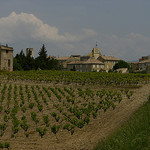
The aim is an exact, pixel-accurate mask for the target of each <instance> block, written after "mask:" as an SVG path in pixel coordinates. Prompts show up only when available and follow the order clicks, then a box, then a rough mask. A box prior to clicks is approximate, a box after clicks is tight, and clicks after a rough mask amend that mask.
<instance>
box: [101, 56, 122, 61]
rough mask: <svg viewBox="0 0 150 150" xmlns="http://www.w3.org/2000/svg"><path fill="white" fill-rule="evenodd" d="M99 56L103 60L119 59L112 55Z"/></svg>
mask: <svg viewBox="0 0 150 150" xmlns="http://www.w3.org/2000/svg"><path fill="white" fill-rule="evenodd" d="M99 57H102V58H103V59H104V60H120V59H118V58H115V57H113V56H104V55H102V56H99Z"/></svg>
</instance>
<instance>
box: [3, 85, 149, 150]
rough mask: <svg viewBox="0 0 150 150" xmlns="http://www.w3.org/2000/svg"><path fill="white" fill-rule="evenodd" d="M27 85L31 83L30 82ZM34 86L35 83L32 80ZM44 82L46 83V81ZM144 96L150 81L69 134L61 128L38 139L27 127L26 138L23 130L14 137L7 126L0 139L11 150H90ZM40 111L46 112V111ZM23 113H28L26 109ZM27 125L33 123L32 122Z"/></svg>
mask: <svg viewBox="0 0 150 150" xmlns="http://www.w3.org/2000/svg"><path fill="white" fill-rule="evenodd" d="M7 84H10V83H7ZM12 84H14V83H12ZM16 84H18V85H23V86H24V85H25V84H26V83H17V82H16ZM28 84H31V85H33V83H28ZM34 85H36V84H35V83H34ZM44 85H45V86H46V84H44ZM60 87H61V85H60ZM1 88H2V87H1ZM94 89H96V87H94ZM148 95H150V83H149V84H146V85H143V86H142V87H141V88H139V89H134V94H133V96H132V97H131V99H130V100H129V99H127V97H124V98H123V100H122V101H121V103H120V104H118V105H117V107H116V108H115V110H112V109H109V110H107V111H106V112H105V113H104V112H103V111H100V113H99V116H98V117H97V118H96V119H92V121H90V123H89V124H88V125H87V126H84V128H82V129H77V130H76V131H75V133H74V134H73V135H71V134H69V133H68V132H67V131H64V130H62V129H61V130H60V131H59V132H58V134H57V135H54V134H52V133H49V132H48V133H47V134H46V135H45V136H44V137H43V138H40V137H39V135H38V133H37V132H35V131H33V130H30V131H29V132H30V136H29V137H28V138H26V137H25V136H24V132H23V130H20V131H19V132H18V133H17V134H16V135H15V137H14V138H10V137H11V129H9V128H8V129H7V135H4V136H3V137H0V141H1V142H6V141H7V142H10V149H12V150H32V149H33V150H71V149H72V150H91V149H93V147H94V146H95V145H96V144H97V143H98V141H99V140H100V139H102V138H106V137H107V136H108V135H110V133H112V132H113V131H114V129H116V128H118V127H120V126H121V125H122V124H123V123H124V122H125V121H127V120H128V119H129V118H130V116H131V115H132V114H133V113H134V112H135V111H136V110H137V109H138V108H139V106H141V105H142V104H143V103H144V102H145V101H146V100H147V97H148ZM47 111H48V110H47ZM43 113H46V110H45V111H44V112H43ZM19 115H22V114H18V116H19ZM26 115H29V114H28V111H27V112H26ZM30 124H31V126H35V125H34V124H33V123H32V122H31V123H30ZM9 131H10V134H8V133H9Z"/></svg>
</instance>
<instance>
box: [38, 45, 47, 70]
mask: <svg viewBox="0 0 150 150" xmlns="http://www.w3.org/2000/svg"><path fill="white" fill-rule="evenodd" d="M35 62H36V69H42V70H44V69H48V65H49V64H48V63H49V58H47V51H46V47H45V45H44V44H43V46H42V48H41V49H40V51H39V56H38V57H37V58H36V59H35Z"/></svg>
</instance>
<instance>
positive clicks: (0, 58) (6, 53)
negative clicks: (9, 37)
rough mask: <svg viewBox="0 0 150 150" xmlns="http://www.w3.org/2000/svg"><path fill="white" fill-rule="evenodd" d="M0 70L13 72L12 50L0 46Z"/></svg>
mask: <svg viewBox="0 0 150 150" xmlns="http://www.w3.org/2000/svg"><path fill="white" fill-rule="evenodd" d="M0 70H6V71H13V48H12V47H8V46H4V45H0Z"/></svg>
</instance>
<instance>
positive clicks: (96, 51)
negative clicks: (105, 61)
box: [92, 42, 101, 59]
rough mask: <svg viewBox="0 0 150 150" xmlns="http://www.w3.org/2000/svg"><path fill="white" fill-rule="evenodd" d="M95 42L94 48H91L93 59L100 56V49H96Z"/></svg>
mask: <svg viewBox="0 0 150 150" xmlns="http://www.w3.org/2000/svg"><path fill="white" fill-rule="evenodd" d="M97 46H98V45H97V42H96V47H95V48H93V50H92V57H94V58H95V59H97V58H98V57H99V56H101V53H100V48H98V47H97Z"/></svg>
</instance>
